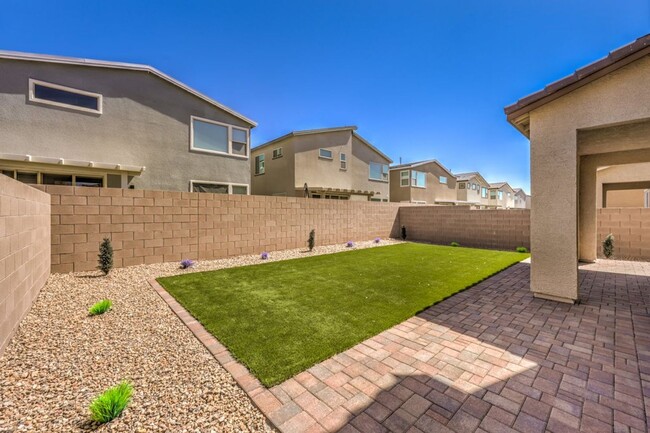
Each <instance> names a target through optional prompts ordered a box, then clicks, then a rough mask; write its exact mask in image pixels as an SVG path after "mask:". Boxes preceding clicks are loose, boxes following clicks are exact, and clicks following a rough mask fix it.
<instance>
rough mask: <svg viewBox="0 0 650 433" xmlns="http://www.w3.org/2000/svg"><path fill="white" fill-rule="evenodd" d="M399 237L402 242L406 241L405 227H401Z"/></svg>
mask: <svg viewBox="0 0 650 433" xmlns="http://www.w3.org/2000/svg"><path fill="white" fill-rule="evenodd" d="M401 237H402V240H403V241H405V240H406V226H402V232H401Z"/></svg>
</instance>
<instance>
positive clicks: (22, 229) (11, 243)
mask: <svg viewBox="0 0 650 433" xmlns="http://www.w3.org/2000/svg"><path fill="white" fill-rule="evenodd" d="M49 275H50V196H49V195H47V194H45V193H44V192H41V191H38V190H37V189H34V188H32V187H30V186H28V185H25V184H22V183H20V182H17V181H15V180H13V179H10V178H9V177H7V176H3V175H0V354H1V353H2V352H3V351H4V348H5V346H6V345H7V343H8V342H9V339H10V338H11V336H12V335H13V334H14V332H15V331H16V329H17V327H18V324H19V323H20V321H21V320H22V318H23V317H24V316H25V314H26V313H27V312H28V311H29V309H30V307H31V306H32V303H33V301H34V299H36V296H37V295H38V293H39V291H40V290H41V288H42V287H43V285H44V284H45V282H46V281H47V278H48V277H49Z"/></svg>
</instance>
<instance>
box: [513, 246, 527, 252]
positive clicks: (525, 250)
mask: <svg viewBox="0 0 650 433" xmlns="http://www.w3.org/2000/svg"><path fill="white" fill-rule="evenodd" d="M515 251H517V252H518V253H527V252H528V248H526V247H517V248H516V249H515Z"/></svg>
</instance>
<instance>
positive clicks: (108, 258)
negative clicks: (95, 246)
mask: <svg viewBox="0 0 650 433" xmlns="http://www.w3.org/2000/svg"><path fill="white" fill-rule="evenodd" d="M97 257H98V258H99V260H98V262H99V266H97V267H98V268H99V269H101V270H102V272H103V273H104V275H108V273H109V272H110V270H111V269H113V245H111V240H110V239H109V238H104V240H103V241H102V243H101V245H100V246H99V255H98V256H97Z"/></svg>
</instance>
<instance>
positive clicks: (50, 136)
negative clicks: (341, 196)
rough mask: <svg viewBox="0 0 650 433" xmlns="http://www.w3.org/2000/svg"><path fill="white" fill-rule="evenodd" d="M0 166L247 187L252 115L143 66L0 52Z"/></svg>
mask: <svg viewBox="0 0 650 433" xmlns="http://www.w3.org/2000/svg"><path fill="white" fill-rule="evenodd" d="M0 77H2V79H0V125H1V126H0V171H1V172H2V173H3V174H5V175H7V176H9V177H12V178H15V179H17V180H19V181H22V182H25V183H31V184H49V185H75V186H87V187H111V188H145V189H163V190H176V191H208V192H218V193H231V194H248V193H249V183H250V163H249V147H250V146H249V143H250V130H251V129H252V128H253V127H255V125H256V124H255V122H253V121H252V120H250V119H248V118H247V117H244V116H243V115H241V114H239V113H237V112H236V111H234V110H232V109H231V108H228V107H226V106H224V105H222V104H220V103H218V102H216V101H215V100H213V99H211V98H210V97H208V96H206V95H204V94H202V93H199V92H198V91H196V90H194V89H192V88H190V87H188V86H186V85H185V84H183V83H181V82H179V81H178V80H176V79H174V78H172V77H170V76H168V75H166V74H164V73H162V72H160V71H158V70H157V69H155V68H152V67H151V66H147V65H139V64H131V63H119V62H107V61H101V60H89V59H79V58H71V57H59V56H48V55H37V54H28V53H19V52H10V51H0Z"/></svg>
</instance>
